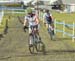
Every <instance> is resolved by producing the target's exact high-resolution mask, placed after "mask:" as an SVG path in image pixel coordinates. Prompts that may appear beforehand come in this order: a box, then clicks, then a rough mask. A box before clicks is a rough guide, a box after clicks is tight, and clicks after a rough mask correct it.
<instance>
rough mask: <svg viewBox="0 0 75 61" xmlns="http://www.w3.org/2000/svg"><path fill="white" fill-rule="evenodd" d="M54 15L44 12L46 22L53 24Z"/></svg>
mask: <svg viewBox="0 0 75 61" xmlns="http://www.w3.org/2000/svg"><path fill="white" fill-rule="evenodd" d="M51 16H52V15H51V14H50V13H44V20H45V22H46V23H48V24H51V23H52V17H51Z"/></svg>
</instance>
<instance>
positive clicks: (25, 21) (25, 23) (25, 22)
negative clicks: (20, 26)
mask: <svg viewBox="0 0 75 61" xmlns="http://www.w3.org/2000/svg"><path fill="white" fill-rule="evenodd" d="M26 25H27V19H26V17H25V19H24V26H26Z"/></svg>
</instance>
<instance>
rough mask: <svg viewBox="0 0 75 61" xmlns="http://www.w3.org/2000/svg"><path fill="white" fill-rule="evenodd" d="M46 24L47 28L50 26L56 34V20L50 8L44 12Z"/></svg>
mask: <svg viewBox="0 0 75 61" xmlns="http://www.w3.org/2000/svg"><path fill="white" fill-rule="evenodd" d="M43 18H44V21H43V22H44V24H45V25H46V28H47V30H48V31H50V30H49V28H50V29H51V31H52V34H53V35H54V21H53V17H52V14H51V13H50V12H49V10H45V13H44V16H43Z"/></svg>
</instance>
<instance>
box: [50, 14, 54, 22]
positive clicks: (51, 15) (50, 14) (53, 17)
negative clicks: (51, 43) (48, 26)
mask: <svg viewBox="0 0 75 61" xmlns="http://www.w3.org/2000/svg"><path fill="white" fill-rule="evenodd" d="M50 16H51V18H52V22H54V17H53V16H52V14H50Z"/></svg>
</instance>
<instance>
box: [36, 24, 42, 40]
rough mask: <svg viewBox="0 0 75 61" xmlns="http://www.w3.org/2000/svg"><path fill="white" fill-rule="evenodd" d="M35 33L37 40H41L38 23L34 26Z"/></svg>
mask: <svg viewBox="0 0 75 61" xmlns="http://www.w3.org/2000/svg"><path fill="white" fill-rule="evenodd" d="M36 34H37V36H38V38H39V40H41V37H40V34H39V27H38V25H37V26H36Z"/></svg>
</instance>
